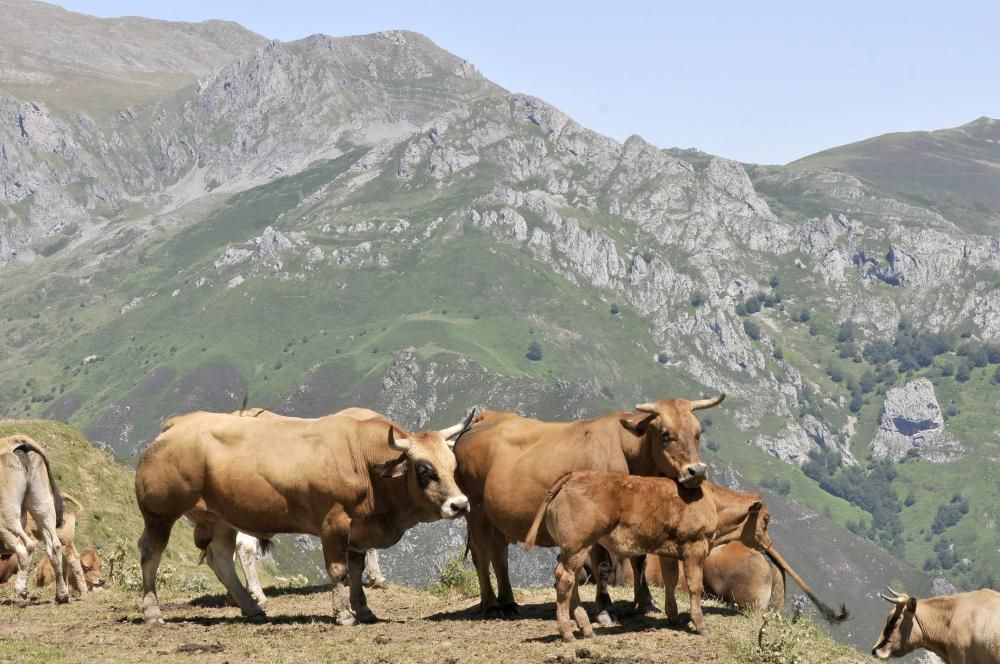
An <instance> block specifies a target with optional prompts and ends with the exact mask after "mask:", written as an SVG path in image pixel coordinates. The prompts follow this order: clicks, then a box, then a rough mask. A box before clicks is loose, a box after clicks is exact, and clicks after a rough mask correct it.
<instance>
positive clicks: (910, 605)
mask: <svg viewBox="0 0 1000 664" xmlns="http://www.w3.org/2000/svg"><path fill="white" fill-rule="evenodd" d="M906 610H907V611H909V612H910V613H913V612H914V611H916V610H917V598H916V597H911V598H910V599H908V600H906Z"/></svg>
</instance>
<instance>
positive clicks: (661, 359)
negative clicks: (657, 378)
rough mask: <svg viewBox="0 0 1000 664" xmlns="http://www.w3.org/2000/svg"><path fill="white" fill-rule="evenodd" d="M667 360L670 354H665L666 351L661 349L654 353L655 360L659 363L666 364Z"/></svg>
mask: <svg viewBox="0 0 1000 664" xmlns="http://www.w3.org/2000/svg"><path fill="white" fill-rule="evenodd" d="M669 360H670V356H669V355H667V352H666V351H664V350H661V351H660V352H659V353H657V354H656V361H657V362H659V363H660V364H666V363H667V362H668V361H669Z"/></svg>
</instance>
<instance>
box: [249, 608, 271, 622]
mask: <svg viewBox="0 0 1000 664" xmlns="http://www.w3.org/2000/svg"><path fill="white" fill-rule="evenodd" d="M247 622H248V623H250V624H251V625H263V624H264V623H266V622H267V614H266V613H264V612H263V611H261V612H260V613H255V614H253V615H252V616H247Z"/></svg>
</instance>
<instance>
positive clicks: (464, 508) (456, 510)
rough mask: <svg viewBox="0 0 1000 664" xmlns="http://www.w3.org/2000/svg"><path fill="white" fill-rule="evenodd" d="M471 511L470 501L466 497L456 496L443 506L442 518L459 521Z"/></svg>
mask: <svg viewBox="0 0 1000 664" xmlns="http://www.w3.org/2000/svg"><path fill="white" fill-rule="evenodd" d="M468 511H469V499H468V498H466V497H465V496H455V497H454V498H449V499H448V500H446V501H444V505H442V506H441V517H442V518H445V519H457V518H458V517H460V516H462V515H463V514H466V513H468Z"/></svg>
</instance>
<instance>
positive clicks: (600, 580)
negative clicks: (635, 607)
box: [590, 544, 615, 627]
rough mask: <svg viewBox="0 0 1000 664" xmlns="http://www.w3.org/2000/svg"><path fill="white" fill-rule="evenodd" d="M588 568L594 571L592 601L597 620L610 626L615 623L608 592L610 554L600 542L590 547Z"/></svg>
mask: <svg viewBox="0 0 1000 664" xmlns="http://www.w3.org/2000/svg"><path fill="white" fill-rule="evenodd" d="M590 568H591V570H592V571H593V573H594V584H595V585H596V586H597V595H596V597H595V602H594V604H595V605H596V606H595V609H596V611H597V622H598V623H599V624H601V625H604V626H605V627H610V626H611V625H613V624H615V617H614V614H613V613H612V611H611V607H612V603H611V594H610V593H609V592H608V578H609V577H610V576H611V554H609V553H608V552H607V550H606V549H605V548H604V547H603V546H601V545H600V544H595V545H594V546H593V547H591V549H590Z"/></svg>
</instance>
